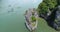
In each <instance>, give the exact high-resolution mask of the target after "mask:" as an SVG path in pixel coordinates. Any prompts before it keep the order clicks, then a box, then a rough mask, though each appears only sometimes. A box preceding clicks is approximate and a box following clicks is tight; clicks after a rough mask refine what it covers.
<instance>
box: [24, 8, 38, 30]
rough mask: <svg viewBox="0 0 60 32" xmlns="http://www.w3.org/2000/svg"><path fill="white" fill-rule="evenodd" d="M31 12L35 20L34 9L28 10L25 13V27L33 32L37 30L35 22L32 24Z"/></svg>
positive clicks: (35, 13)
mask: <svg viewBox="0 0 60 32" xmlns="http://www.w3.org/2000/svg"><path fill="white" fill-rule="evenodd" d="M32 12H34V17H35V18H37V17H38V14H37V12H36V10H35V9H34V8H32V9H29V10H27V11H26V13H25V19H26V22H25V23H26V26H27V28H28V29H29V30H30V31H33V30H35V29H36V28H37V20H36V21H34V22H32V21H31V17H32Z"/></svg>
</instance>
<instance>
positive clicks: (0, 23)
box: [0, 0, 42, 32]
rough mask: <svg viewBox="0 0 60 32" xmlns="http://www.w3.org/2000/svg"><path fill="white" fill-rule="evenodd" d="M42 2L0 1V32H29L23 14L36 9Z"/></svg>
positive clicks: (27, 0) (23, 0)
mask: <svg viewBox="0 0 60 32" xmlns="http://www.w3.org/2000/svg"><path fill="white" fill-rule="evenodd" d="M41 1H42V0H0V32H29V31H28V30H27V29H26V27H25V24H24V23H25V18H24V13H25V11H26V10H27V9H29V8H37V7H38V4H39V3H40V2H41Z"/></svg>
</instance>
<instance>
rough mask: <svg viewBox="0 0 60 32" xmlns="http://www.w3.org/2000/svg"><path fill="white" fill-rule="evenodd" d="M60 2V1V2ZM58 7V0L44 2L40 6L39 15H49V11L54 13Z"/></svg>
mask: <svg viewBox="0 0 60 32" xmlns="http://www.w3.org/2000/svg"><path fill="white" fill-rule="evenodd" d="M59 1H60V0H59ZM56 6H57V0H43V1H42V3H40V4H39V6H38V12H39V14H41V13H43V14H45V13H47V12H48V11H53V9H54V8H55V7H56Z"/></svg>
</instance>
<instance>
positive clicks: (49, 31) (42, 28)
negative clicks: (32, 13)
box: [37, 18, 59, 32]
mask: <svg viewBox="0 0 60 32" xmlns="http://www.w3.org/2000/svg"><path fill="white" fill-rule="evenodd" d="M37 32H59V31H56V30H55V29H53V28H51V27H49V26H48V24H47V22H46V21H45V20H44V19H42V18H38V28H37Z"/></svg>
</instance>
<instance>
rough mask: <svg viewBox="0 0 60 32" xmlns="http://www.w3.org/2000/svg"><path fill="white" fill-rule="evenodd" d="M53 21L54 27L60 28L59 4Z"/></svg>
mask: <svg viewBox="0 0 60 32" xmlns="http://www.w3.org/2000/svg"><path fill="white" fill-rule="evenodd" d="M55 20H56V21H55V23H54V28H56V29H57V30H60V6H58V7H57V11H56V15H55Z"/></svg>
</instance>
